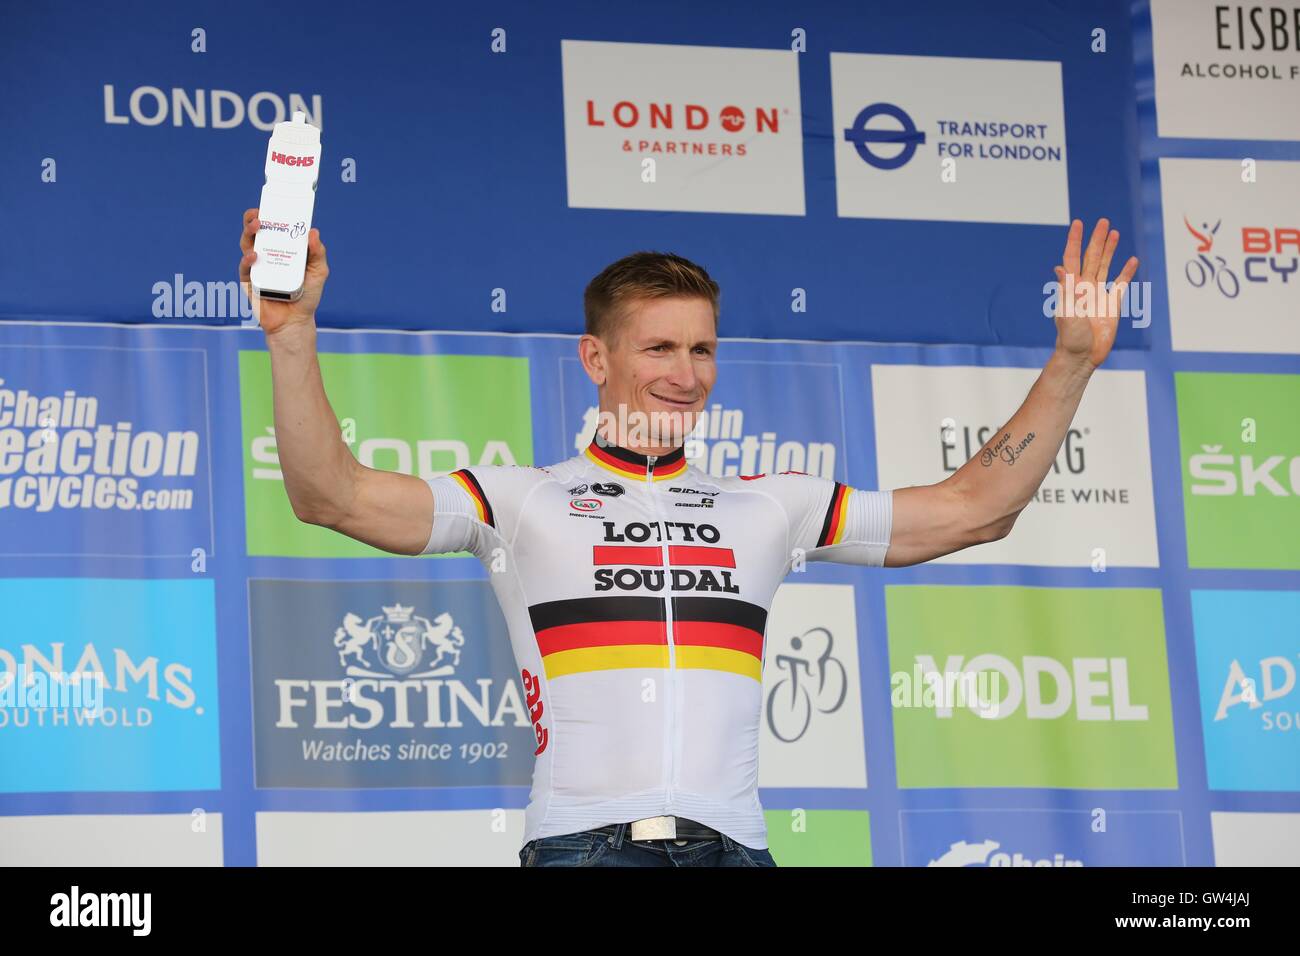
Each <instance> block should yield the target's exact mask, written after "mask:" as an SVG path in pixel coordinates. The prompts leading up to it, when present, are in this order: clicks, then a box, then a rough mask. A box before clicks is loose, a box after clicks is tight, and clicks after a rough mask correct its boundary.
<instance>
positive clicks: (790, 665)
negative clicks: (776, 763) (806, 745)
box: [767, 627, 849, 743]
mask: <svg viewBox="0 0 1300 956" xmlns="http://www.w3.org/2000/svg"><path fill="white" fill-rule="evenodd" d="M834 647H835V638H834V637H833V636H832V634H831V632H830V631H829V630H827V629H826V628H824V627H814V628H812V629H811V630H808V631H805V632H804V633H803V634H802V635H801V636H798V637H792V638H790V644H789V648H790V650H789V652H787V653H784V654H777V655H776V656H775V657H774V658H773V660H774V661H775V663H776V668H777V670H779V671H783V672H784V675H783V676H782V677H781V678H780V680H778V681H777V682H776V684H775V685H774V686H773V687H772V690H771V692H770V693H769V694H768V695H767V726H768V729H769V730H771V731H772V734H773V735H774V736H775V737H776V739H777V740H780V741H782V742H783V743H792V742H793V741H796V740H798V739H799V738H800V737H802V736H803V735H804V734H805V733H807V732H808V726H809V725H810V724H811V723H812V717H813V710H814V709H816V711H817V712H818V713H822V714H833V713H834V712H835V711H837V710H839V709H840V707H841V705H843V703H844V698H845V696H847V694H848V690H849V684H848V674H847V673H846V672H845V670H844V665H843V664H841V663H840V662H839V660H838V659H837V658H836V657H835V656H834V654H833V651H834ZM800 672H802V676H800Z"/></svg>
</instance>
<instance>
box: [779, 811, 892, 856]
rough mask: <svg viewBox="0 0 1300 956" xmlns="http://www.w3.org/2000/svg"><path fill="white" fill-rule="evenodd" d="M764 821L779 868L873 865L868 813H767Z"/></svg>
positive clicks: (869, 816)
mask: <svg viewBox="0 0 1300 956" xmlns="http://www.w3.org/2000/svg"><path fill="white" fill-rule="evenodd" d="M763 820H764V822H765V823H766V824H767V848H768V851H769V852H770V853H771V854H772V859H773V860H775V861H776V865H777V866H871V815H870V814H869V813H867V811H866V810H805V809H803V808H800V809H798V810H765V811H763Z"/></svg>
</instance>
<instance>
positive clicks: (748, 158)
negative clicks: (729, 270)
mask: <svg viewBox="0 0 1300 956" xmlns="http://www.w3.org/2000/svg"><path fill="white" fill-rule="evenodd" d="M560 51H561V56H562V59H563V71H564V154H565V167H566V171H567V173H568V183H569V206H570V207H575V208H576V207H583V208H594V209H656V210H673V211H677V212H740V213H766V214H770V215H787V216H802V215H803V214H804V189H803V129H802V124H801V119H802V117H801V113H800V102H799V55H798V54H797V53H795V52H793V51H789V50H746V49H739V48H732V47H709V46H678V45H670V44H657V43H602V42H594V41H587V40H562V41H561V43H560Z"/></svg>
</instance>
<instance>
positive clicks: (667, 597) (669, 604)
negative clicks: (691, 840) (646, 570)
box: [645, 455, 677, 806]
mask: <svg viewBox="0 0 1300 956" xmlns="http://www.w3.org/2000/svg"><path fill="white" fill-rule="evenodd" d="M658 458H659V456H658V455H650V456H648V457H647V458H646V471H645V480H646V486H647V487H646V493H647V494H648V495H650V501H651V503H652V504H653V506H654V512H655V517H656V518H657V519H659V548H660V552H661V553H662V555H663V562H664V565H663V566H664V611H665V614H666V618H665V627H666V631H665V634H666V636H667V638H668V679H667V681H666V682H665V683H666V684H667V686H666V687H665V689H664V690H665V696H666V697H667V700H666V706H667V709H668V736H667V740H666V746H665V748H664V749H665V751H666V753H667V757H666V764H667V767H668V773H667V780H666V783H667V787H666V794H667V795H666V797H665V800H666V802H667V803H668V804H669V806H671V805H672V802H673V770H674V769H675V767H674V760H673V754H674V751H675V750H676V743H677V741H676V735H677V687H676V684H677V670H676V668H677V645H676V643H674V641H673V591H672V577H673V573H672V565H671V564H669V561H668V539H667V535H666V533H667V530H668V529H667V528H666V527H665V521H664V514H663V512H662V511H660V510H659V498H658V496H657V495H655V490H654V472H655V462H656V461H657V460H658Z"/></svg>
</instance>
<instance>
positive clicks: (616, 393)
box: [580, 298, 718, 448]
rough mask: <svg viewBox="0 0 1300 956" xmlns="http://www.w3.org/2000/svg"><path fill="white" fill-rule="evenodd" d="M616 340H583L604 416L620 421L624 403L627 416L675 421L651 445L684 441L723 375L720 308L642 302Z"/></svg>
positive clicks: (694, 302) (697, 302)
mask: <svg viewBox="0 0 1300 956" xmlns="http://www.w3.org/2000/svg"><path fill="white" fill-rule="evenodd" d="M612 338H613V341H612V342H606V341H604V340H600V339H595V338H592V337H590V336H584V338H583V342H582V344H581V345H580V351H581V355H582V359H583V364H584V366H586V368H587V373H588V374H589V375H590V376H591V377H592V379H593V381H595V382H596V384H597V385H598V386H599V387H600V407H601V411H602V412H608V413H610V414H612V415H615V416H619V415H620V408H619V406H620V405H621V406H625V409H626V412H625V413H626V414H628V415H630V414H632V413H643V414H645V415H646V417H647V418H649V419H650V420H651V421H658V422H661V423H663V422H670V423H672V426H673V427H672V434H668V435H665V434H664V433H663V432H662V431H661V432H660V433H659V434H658V438H659V440H657V441H654V440H652V441H649V442H648V444H649V445H650V446H652V447H661V448H663V447H673V446H675V445H679V444H681V443H682V441H684V439H685V436H686V434H687V433H689V432H690V430H691V429H692V428H694V427H695V422H696V416H697V415H698V414H699V413H700V412H701V411H702V410H703V409H704V404H705V402H706V401H707V399H708V397H709V392H710V391H712V390H713V383H714V380H715V379H716V378H717V365H716V357H715V356H716V353H717V350H718V336H717V332H716V331H715V329H714V320H713V306H712V305H711V304H710V303H709V301H708V300H707V299H700V298H663V299H640V300H637V301H635V302H632V303H631V304H630V305H629V307H628V311H627V313H626V314H625V315H624V317H623V318H622V320H621V321H619V322H618V323H617V325H616V327H615V332H614V334H613V336H612ZM607 437H611V438H615V440H619V443H620V444H641V443H640V442H632V443H628V442H625V441H622V440H620V438H619V437H618V436H612V435H610V436H607Z"/></svg>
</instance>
